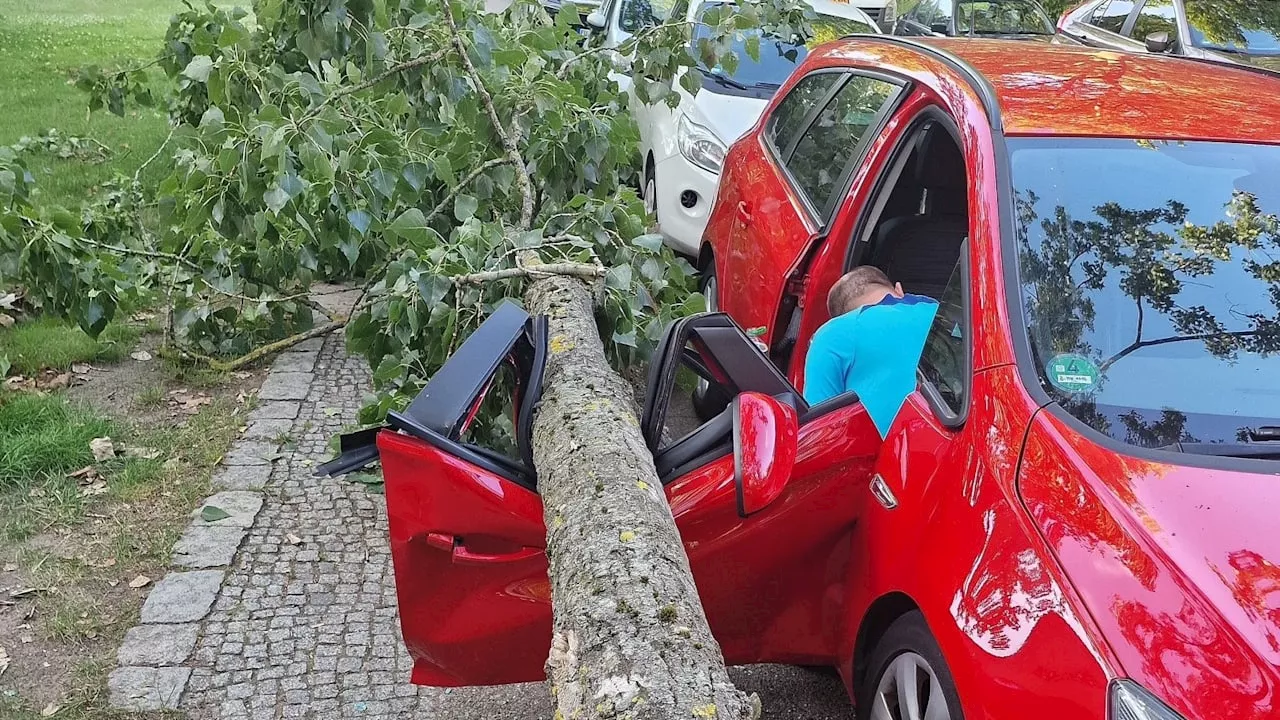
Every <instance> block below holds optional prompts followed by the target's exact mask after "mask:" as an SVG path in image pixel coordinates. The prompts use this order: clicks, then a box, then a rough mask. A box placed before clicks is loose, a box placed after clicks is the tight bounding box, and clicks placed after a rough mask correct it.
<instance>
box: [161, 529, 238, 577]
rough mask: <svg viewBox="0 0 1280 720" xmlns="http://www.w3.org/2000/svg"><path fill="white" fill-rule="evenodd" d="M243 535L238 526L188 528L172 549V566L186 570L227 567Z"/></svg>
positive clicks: (233, 557)
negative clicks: (186, 568)
mask: <svg viewBox="0 0 1280 720" xmlns="http://www.w3.org/2000/svg"><path fill="white" fill-rule="evenodd" d="M228 519H229V518H228ZM244 535H245V530H244V528H240V527H211V526H206V525H191V526H189V527H188V528H187V530H186V532H184V533H183V534H182V537H181V538H180V539H179V540H178V542H177V543H175V544H174V546H173V564H174V565H178V566H179V567H188V568H214V567H224V566H227V565H230V564H231V561H232V560H233V559H235V556H236V550H237V549H238V548H239V547H240V541H242V540H244Z"/></svg>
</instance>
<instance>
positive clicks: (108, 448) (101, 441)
mask: <svg viewBox="0 0 1280 720" xmlns="http://www.w3.org/2000/svg"><path fill="white" fill-rule="evenodd" d="M89 451H90V452H92V453H93V459H94V460H97V461H98V462H102V461H103V460H110V459H111V458H113V457H115V456H116V446H115V444H114V443H112V442H111V438H110V437H100V438H94V439H92V440H90V441H89Z"/></svg>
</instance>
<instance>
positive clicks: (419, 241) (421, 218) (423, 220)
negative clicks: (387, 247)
mask: <svg viewBox="0 0 1280 720" xmlns="http://www.w3.org/2000/svg"><path fill="white" fill-rule="evenodd" d="M387 231H388V232H390V233H392V234H394V235H397V236H399V237H401V238H404V239H405V240H406V241H408V242H409V244H410V245H412V246H414V247H418V248H425V247H427V246H428V244H430V243H431V241H432V240H434V241H435V242H437V243H440V242H443V241H444V239H443V238H441V237H440V233H438V232H436V231H435V230H434V229H432V228H431V226H429V225H427V217H426V215H424V214H423V212H422V211H421V210H419V209H418V208H409V209H408V210H405V211H404V212H403V213H400V217H398V218H396V219H395V220H393V221H392V222H391V224H390V225H388V226H387Z"/></svg>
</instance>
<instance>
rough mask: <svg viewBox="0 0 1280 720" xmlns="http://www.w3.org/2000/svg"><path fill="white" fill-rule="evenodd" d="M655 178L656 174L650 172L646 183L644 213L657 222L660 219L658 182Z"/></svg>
mask: <svg viewBox="0 0 1280 720" xmlns="http://www.w3.org/2000/svg"><path fill="white" fill-rule="evenodd" d="M653 176H654V173H653V172H650V173H649V177H647V178H645V181H644V211H645V212H646V213H648V214H649V216H650V217H652V218H654V219H655V220H656V219H657V218H658V181H657V180H656V179H654V177H653Z"/></svg>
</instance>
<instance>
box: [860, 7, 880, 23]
mask: <svg viewBox="0 0 1280 720" xmlns="http://www.w3.org/2000/svg"><path fill="white" fill-rule="evenodd" d="M862 12H864V13H866V14H867V16H868V17H870V18H871V19H872V20H875V21H876V22H880V16H881V15H883V14H884V8H862Z"/></svg>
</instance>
